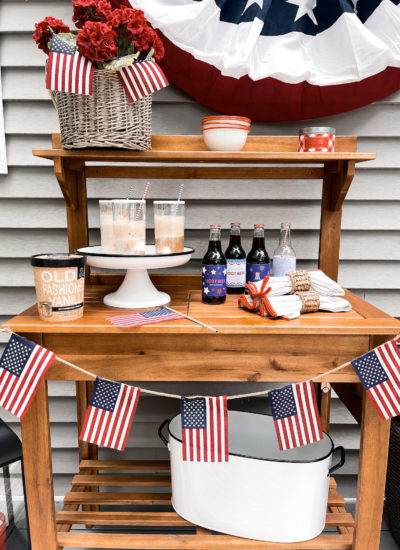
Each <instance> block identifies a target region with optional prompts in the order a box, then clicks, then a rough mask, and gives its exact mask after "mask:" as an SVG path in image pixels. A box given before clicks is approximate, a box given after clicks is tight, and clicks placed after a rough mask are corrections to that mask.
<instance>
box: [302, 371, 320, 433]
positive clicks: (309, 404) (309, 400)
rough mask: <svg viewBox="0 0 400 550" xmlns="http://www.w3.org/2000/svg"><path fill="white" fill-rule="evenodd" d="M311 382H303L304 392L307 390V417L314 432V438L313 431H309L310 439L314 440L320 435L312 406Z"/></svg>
mask: <svg viewBox="0 0 400 550" xmlns="http://www.w3.org/2000/svg"><path fill="white" fill-rule="evenodd" d="M312 383H313V382H311V381H308V382H305V387H306V392H307V400H306V403H307V409H308V411H307V412H308V414H307V418H311V419H312V423H313V426H314V432H315V438H314V436H313V431H310V439H311V440H314V441H319V440H320V439H321V436H320V433H319V427H318V421H317V417H316V413H315V407H314V403H313V398H312V390H311V384H312Z"/></svg>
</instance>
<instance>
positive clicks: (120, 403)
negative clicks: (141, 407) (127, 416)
mask: <svg viewBox="0 0 400 550" xmlns="http://www.w3.org/2000/svg"><path fill="white" fill-rule="evenodd" d="M124 386H125V384H121V386H120V389H119V394H118V399H117V401H116V403H115V407H114V410H113V413H112V414H113V419H115V422H114V429H113V433H111V434H110V437H112V439H110V447H112V448H113V449H114V448H115V442H116V440H117V437H118V433H119V429H120V426H121V421H122V417H123V414H124V412H125V407H126V400H127V398H128V392H126V391H124ZM118 410H121V414H116V413H117V411H118Z"/></svg>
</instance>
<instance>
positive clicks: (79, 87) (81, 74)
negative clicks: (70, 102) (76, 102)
mask: <svg viewBox="0 0 400 550" xmlns="http://www.w3.org/2000/svg"><path fill="white" fill-rule="evenodd" d="M79 62H80V65H79V76H78V94H81V93H82V80H83V78H82V76H83V67H84V64H85V60H84V58H82V57H80V58H79Z"/></svg>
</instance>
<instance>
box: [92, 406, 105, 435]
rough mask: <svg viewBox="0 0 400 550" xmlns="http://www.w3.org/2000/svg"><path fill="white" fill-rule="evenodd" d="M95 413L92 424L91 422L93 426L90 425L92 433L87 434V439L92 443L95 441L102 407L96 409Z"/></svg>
mask: <svg viewBox="0 0 400 550" xmlns="http://www.w3.org/2000/svg"><path fill="white" fill-rule="evenodd" d="M95 412H96V415H95V417H94V424H93V427H92V434H91V435H90V436H89V438H90V439H89V441H90V442H91V443H94V442H95V441H96V435H97V430H98V427H99V422H100V418H101V417H102V416H103V415H102V413H103V410H102V409H96V411H95Z"/></svg>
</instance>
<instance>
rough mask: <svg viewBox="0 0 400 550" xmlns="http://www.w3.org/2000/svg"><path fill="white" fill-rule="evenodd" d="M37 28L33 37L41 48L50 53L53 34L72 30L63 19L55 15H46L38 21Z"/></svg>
mask: <svg viewBox="0 0 400 550" xmlns="http://www.w3.org/2000/svg"><path fill="white" fill-rule="evenodd" d="M35 29H36V30H35V32H34V33H33V35H32V37H33V39H34V41H35V42H36V44H37V45H38V46H39V48H40V49H41V50H43V51H44V53H47V54H48V53H49V47H48V43H49V42H50V40H51V37H52V36H53V34H58V33H59V32H70V28H69V27H68V25H65V24H64V23H63V22H62V21H61V19H54V17H46V18H45V19H43V21H40V23H36V24H35Z"/></svg>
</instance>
